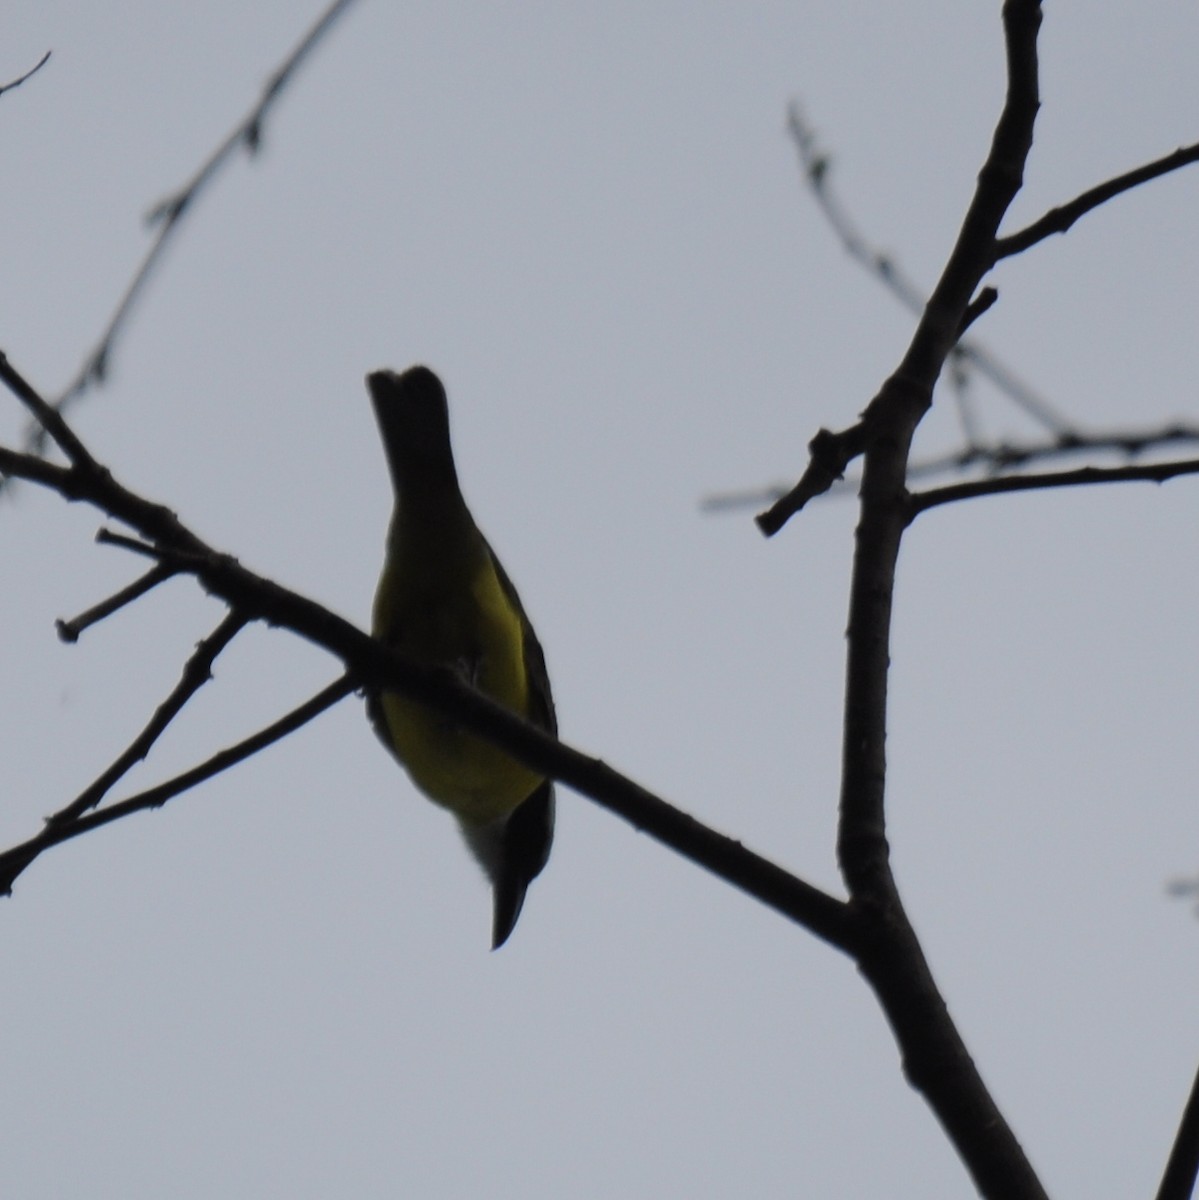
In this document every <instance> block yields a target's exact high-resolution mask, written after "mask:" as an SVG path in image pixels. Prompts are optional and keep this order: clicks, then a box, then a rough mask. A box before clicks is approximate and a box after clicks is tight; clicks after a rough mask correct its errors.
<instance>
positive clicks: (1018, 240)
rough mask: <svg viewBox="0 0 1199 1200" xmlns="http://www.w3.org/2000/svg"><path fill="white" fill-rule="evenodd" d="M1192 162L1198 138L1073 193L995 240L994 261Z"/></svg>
mask: <svg viewBox="0 0 1199 1200" xmlns="http://www.w3.org/2000/svg"><path fill="white" fill-rule="evenodd" d="M1193 162H1199V142H1196V143H1195V144H1194V145H1191V146H1180V147H1179V148H1178V149H1177V150H1175V151H1173V152H1172V153H1170V154H1166V155H1163V156H1162V157H1161V158H1158V159H1154V161H1153V162H1151V163H1146V164H1145V165H1144V166H1143V167H1137V168H1136V169H1135V170H1132V171H1127V172H1125V173H1124V174H1123V175H1117V176H1116V177H1115V178H1114V179H1109V180H1107V182H1105V183H1101V184H1099V185H1098V186H1097V187H1093V188H1091V189H1089V190H1088V191H1085V192H1083V193H1082V195H1080V196H1076V197H1075V198H1074V199H1073V200H1071V201H1070V202H1069V203H1068V204H1063V205H1061V206H1060V207H1058V208H1051V209H1050V210H1049V211H1048V212H1047V213H1046V214H1045V215H1044V216H1043V217H1040V218H1038V219H1037V220H1036V221H1034V222H1033V223H1032V224H1031V225H1028V226H1026V227H1025V228H1024V229H1021V230H1020V231H1019V232H1018V233H1012V234H1009V235H1008V236H1007V237H1001V238H999V239H998V240H997V241H996V243H995V261H996V262H999V261H1000V260H1001V259H1004V258H1010V257H1011V256H1012V255H1013V254H1020V253H1021V252H1022V251H1024V250H1027V249H1028V248H1029V247H1030V246H1035V245H1036V244H1037V243H1038V242H1043V241H1044V240H1045V239H1046V238H1049V237H1052V236H1053V235H1054V234H1055V233H1066V232H1067V231H1068V230H1069V229H1070V228H1071V227H1072V226H1073V225H1074V223H1075V221H1077V220H1078V219H1079V218H1080V217H1083V216H1085V215H1086V214H1087V213H1089V212H1091V211H1092V210H1094V209H1096V208H1098V207H1099V206H1100V205H1101V204H1106V203H1107V202H1108V201H1109V200H1112V199H1114V198H1115V197H1116V196H1119V195H1120V194H1121V193H1122V192H1128V191H1131V190H1132V189H1133V188H1135V187H1140V185H1141V184H1143V183H1148V182H1149V181H1150V180H1151V179H1157V178H1158V177H1159V176H1162V175H1168V174H1169V173H1170V172H1171V171H1177V170H1180V169H1181V168H1182V167H1186V166H1189V165H1190V164H1191V163H1193Z"/></svg>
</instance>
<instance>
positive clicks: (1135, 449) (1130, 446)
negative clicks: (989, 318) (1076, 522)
mask: <svg viewBox="0 0 1199 1200" xmlns="http://www.w3.org/2000/svg"><path fill="white" fill-rule="evenodd" d="M1196 442H1199V428H1195V427H1193V426H1190V425H1167V426H1165V427H1164V428H1162V429H1145V430H1134V429H1126V430H1118V429H1116V430H1108V431H1105V432H1098V433H1090V434H1080V435H1078V436H1076V437H1075V436H1063V437H1060V438H1054V439H1053V440H1052V441H1050V442H994V443H991V444H981V443H979V442H975V441H971V442H968V444H967V446H966V448H965V449H964V450H955V451H953V452H952V453H951V454H943V455H939V456H938V457H936V458H926V459H922V460H920V461H918V462H914V463H912V464H911V465H910V466H909V467H908V480H909V482H910V481H912V480H915V479H929V478H935V477H936V476H937V475H941V474H944V473H945V472H947V471H964V470H966V469H967V468H970V467H981V468H982V469H984V470H987V471H991V472H998V471H1007V470H1011V469H1012V468H1013V467H1022V466H1027V465H1028V464H1029V463H1033V462H1042V461H1044V460H1046V459H1051V458H1066V457H1070V456H1075V455H1080V454H1092V453H1104V454H1123V455H1125V456H1127V457H1129V458H1136V457H1138V456H1140V455H1142V454H1148V453H1151V452H1152V451H1154V450H1158V449H1161V448H1162V447H1164V446H1174V445H1193V444H1195V443H1196ZM861 482H862V481H861V478H860V477H859V476H857V475H849V476H847V477H846V478H844V479H840V480H836V481H834V482H833V484H832V485H831V486H830V487H829V489H828V494H829V495H830V496H849V495H857V492H858V489H859V487H860V486H861ZM786 494H787V486H786V485H785V484H775V485H773V486H766V487H758V488H746V489H745V490H743V491H730V492H714V493H712V494H711V495H709V496H705V497H703V498H702V499H701V500H700V509H701V511H703V512H729V511H733V510H736V509H746V508H760V507H761V506H762V505H764V504H766V505H769V504H773V503H775V502H776V501H777V500H778V499H779V498H780V497H781V496H784V495H786Z"/></svg>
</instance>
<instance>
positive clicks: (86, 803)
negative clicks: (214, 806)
mask: <svg viewBox="0 0 1199 1200" xmlns="http://www.w3.org/2000/svg"><path fill="white" fill-rule="evenodd" d="M165 569H166V570H169V571H170V572H171V573H172V574H173V573H174V568H165ZM245 624H246V622H245V620H244V618H243V617H241V616H240V615H239V614H238V613H232V612H231V613H229V614H228V615H227V616H226V617H225V619H224V620H223V621H222V622H221V623H220V625H218V626H217V627H216V629H214V630H213V631H212V633H210V634H209V635H208V636H207V637H206V638H204V640H203V641H201V642H200V643H199V645H197V646H196V649H195V652H194V653H193V654H192V656H191V658H189V659H188V660H187V662H186V663H185V664H184V667H183V675H182V677H181V678H180V680H179V682H178V683H177V684H176V685H175V687H174V689H173V690H172V691H171V694H170V695H169V696H168V697H167V698H166V699H165V700H164V701H163V702H162V703H161V704H160V705H159V706H158V708H157V709H156V710H155V712H154V715H153V716H152V717H151V718H150V721H149V724H147V725H146V727H145V728H144V729H143V730H142V731H141V733H139V734H138V735H137V737H136V738H134V740H133V741H132V742H131V743H130V744H129V746H128V747H127V748H126V749H125V750H124V751H123V752H122V753H121V754H120V756H119V757H118V758H117V759H116V761H115V762H114V763H113V764H112V766H110V767H109V768H108V770H106V771H105V772H104V773H103V774H102V775H100V777H99V778H98V779H96V780H95V782H94V783H92V784H90V785H89V786H88V787H87V788H85V789H84V790H83V792H81V793H80V795H79V796H78V797H77V798H76V799H75V800H73V801H72V802H71V803H70V804H68V805H67V806H66V807H65V808H63V809H60V810H59V811H58V812H56V813H55V814H54V815H53V816H51V817H47V818H46V824H47V825H48V826H50V827H51V828H61V827H63V826H66V825H70V824H71V823H72V822H74V821H76V820H78V818H79V817H81V816H82V815H83V814H84V813H85V812H87V811H88V809H91V808H95V807H96V805H97V804H99V803H100V802H101V801H102V800H103V799H104V797H105V796H106V795H108V792H109V791H110V790H111V788H112V787H113V785H114V784H115V783H116V782H117V780H119V779H120V778H121V777H122V776H123V775H125V774H126V772H128V771H129V769H130V768H131V767H133V766H134V765H135V764H136V763H138V762H140V761H142V760H143V759H144V758H145V757H146V755H147V754H149V753H150V750H151V748H152V747H153V745H154V743H155V742H156V741H157V740H158V739H159V737H161V736H162V734H163V732H164V731H165V730H166V728H167V726H168V725H169V724H170V723H171V722H172V721H173V720H174V719H175V718H176V717H177V716H178V715H179V713H180V712H181V711H182V710H183V706H184V705H185V704H186V703H187V702H188V701H189V700H190V699H191V698H192V697H193V696H194V695H195V694H196V693H197V692H198V691H199V690H200V689H201V688H202V687H203V686H204V685H205V684H206V683H207V682H208V681H209V680H210V679H211V678H212V665H213V663H215V662H216V660H217V658H218V656H219V655H220V653H221V652H222V651H223V650H224V649H225V647H226V646H228V645H229V643H230V642H231V641H233V639H234V638H235V637H236V636H237V635H238V634H239V633H240V632H241V631H242V629H244V628H245Z"/></svg>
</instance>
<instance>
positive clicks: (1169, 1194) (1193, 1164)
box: [1157, 1073, 1199, 1200]
mask: <svg viewBox="0 0 1199 1200" xmlns="http://www.w3.org/2000/svg"><path fill="white" fill-rule="evenodd" d="M1197 1175H1199V1073H1197V1074H1196V1075H1195V1081H1194V1083H1192V1084H1191V1092H1190V1095H1189V1096H1187V1102H1186V1106H1185V1107H1184V1108H1183V1110H1182V1120H1181V1121H1180V1122H1179V1124H1178V1133H1177V1134H1176V1135H1175V1138H1174V1145H1173V1146H1172V1147H1171V1149H1170V1157H1169V1160H1168V1161H1167V1163H1166V1169H1165V1172H1164V1173H1163V1175H1162V1182H1161V1186H1160V1187H1159V1188H1158V1190H1157V1200H1191V1197H1192V1196H1193V1195H1194V1194H1195V1177H1196V1176H1197Z"/></svg>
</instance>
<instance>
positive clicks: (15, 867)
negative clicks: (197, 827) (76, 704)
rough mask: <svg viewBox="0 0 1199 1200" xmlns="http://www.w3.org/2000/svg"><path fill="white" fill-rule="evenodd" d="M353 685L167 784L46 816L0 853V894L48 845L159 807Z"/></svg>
mask: <svg viewBox="0 0 1199 1200" xmlns="http://www.w3.org/2000/svg"><path fill="white" fill-rule="evenodd" d="M353 690H354V683H353V681H352V680H351V679H350V678H349V677H348V676H344V677H343V678H341V679H339V680H337V681H336V682H335V683H331V684H330V685H329V686H328V687H327V688H324V689H323V690H321V691H320V692H318V693H317V694H316V695H315V696H313V697H312V699H310V700H306V701H305V702H304V703H303V704H301V705H299V706H298V707H297V708H294V709H292V711H291V712H289V713H288V714H287V715H286V716H283V717H280V718H279V720H278V721H275V722H273V723H272V724H270V725H268V726H267V727H266V728H265V729H260V730H259V731H258V732H257V733H256V734H253V735H252V736H251V737H248V738H245V739H243V740H242V741H240V742H238V743H237V744H236V745H234V746H230V747H228V749H225V750H221V751H219V752H218V753H216V754H214V755H213V756H212V757H211V758H208V759H205V761H204V762H202V763H200V764H199V765H198V766H195V767H192V769H191V770H190V771H184V772H183V773H182V774H181V775H176V776H175V777H174V778H173V779H168V780H167V781H166V782H165V783H160V784H158V785H157V786H156V787H152V788H149V789H148V790H147V791H144V792H139V793H138V794H137V795H136V796H131V797H130V798H129V799H128V800H122V801H120V802H119V803H117V804H110V805H109V806H108V807H107V808H102V809H100V810H99V811H98V812H93V813H90V814H87V815H79V816H76V817H75V818H74V819H73V820H70V821H65V820H64V821H61V822H60V821H56V820H54V819H51V820H50V821H47V823H46V825H45V827H44V828H43V829H42V832H41V833H39V834H38V835H37V836H36V837H32V838H30V839H29V840H28V841H27V842H22V843H21V844H20V845H18V846H13V847H12V849H10V850H5V851H4V852H3V853H0V896H10V895H12V886H13V884H14V883H15V882H16V879H17V877H18V876H19V875H20V874H21V872H22V871H24V870H25V868H26V867H28V866H29V864H30V863H32V862H33V861H34V859H36V858H37V857H38V856H39V855H40V854H41V853H42V852H43V851H45V850H49V849H50V847H51V846H58V845H61V844H62V843H63V842H67V841H70V840H71V839H72V838H76V837H79V836H80V835H81V834H84V833H90V832H91V830H93V829H99V828H100V827H101V826H102V825H108V824H111V823H112V822H113V821H119V820H121V819H122V818H123V817H128V816H132V815H133V814H134V813H137V812H145V811H146V810H147V809H151V808H161V807H162V806H163V805H164V804H165V803H166V802H167V801H168V800H170V799H172V798H173V797H175V796H178V795H180V794H182V793H183V792H185V791H187V790H188V789H190V788H193V787H195V786H196V785H197V784H198V783H203V782H204V781H205V780H207V779H211V778H212V777H213V776H214V775H219V774H220V773H221V772H222V771H227V770H228V769H229V768H230V767H232V766H235V765H236V764H237V763H239V762H241V761H242V760H243V759H246V758H249V757H250V756H251V755H253V754H257V753H258V752H259V751H260V750H265V749H266V747H267V746H269V745H270V744H271V743H272V742H277V741H279V740H280V738H283V737H286V736H287V735H288V734H289V733H294V732H295V731H296V730H297V729H299V728H300V727H301V726H303V725H306V724H307V723H308V722H309V721H311V720H312V719H313V718H314V717H317V716H319V715H320V714H321V713H323V712H324V711H325V709H327V708H331V707H332V706H333V705H334V704H336V703H337V702H338V701H339V700H343V699H345V697H346V696H348V695H349V694H350V693H351V692H352V691H353ZM64 811H66V810H64Z"/></svg>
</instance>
